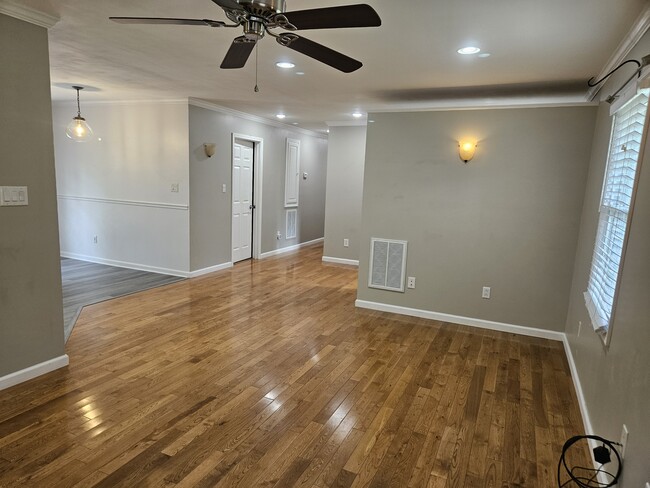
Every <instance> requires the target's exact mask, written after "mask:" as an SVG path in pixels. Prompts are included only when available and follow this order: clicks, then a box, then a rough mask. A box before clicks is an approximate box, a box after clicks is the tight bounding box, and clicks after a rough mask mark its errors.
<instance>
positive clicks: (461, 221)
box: [358, 107, 596, 331]
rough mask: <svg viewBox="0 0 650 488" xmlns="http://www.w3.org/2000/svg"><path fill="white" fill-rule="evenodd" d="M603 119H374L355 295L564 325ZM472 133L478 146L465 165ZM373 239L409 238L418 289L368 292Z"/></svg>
mask: <svg viewBox="0 0 650 488" xmlns="http://www.w3.org/2000/svg"><path fill="white" fill-rule="evenodd" d="M595 116H596V108H595V107H564V108H527V109H503V110H471V111H470V110H466V111H452V112H446V111H441V112H420V113H394V114H373V116H372V118H373V119H374V120H375V123H374V124H371V125H369V126H368V137H367V146H366V166H365V174H364V191H363V210H362V215H363V219H362V227H361V247H360V251H361V252H360V258H361V259H360V268H359V291H358V298H359V299H362V300H369V301H373V302H382V303H387V304H391V305H397V306H403V307H412V308H416V309H421V310H428V311H435V312H439V313H446V314H452V315H457V316H463V317H471V318H478V319H483V320H491V321H496V322H503V323H509V324H515V325H521V326H528V327H538V328H543V329H548V330H553V331H562V330H563V329H564V324H565V321H566V314H567V306H568V297H569V290H570V287H571V275H572V269H573V260H574V256H575V249H576V243H577V237H578V226H579V223H580V212H581V208H582V200H583V195H584V184H585V183H584V182H585V179H586V176H587V168H588V164H589V154H590V149H591V140H592V135H593V131H594V121H595ZM464 137H472V138H474V139H475V140H477V141H478V149H477V151H476V156H475V157H474V159H473V160H472V161H470V162H469V163H468V164H464V163H463V162H462V161H461V160H460V159H459V156H458V150H457V142H456V141H458V140H459V139H461V138H464ZM371 237H384V238H392V239H404V240H407V241H408V243H409V247H408V264H407V275H408V276H415V277H416V278H417V288H416V289H414V290H407V292H406V293H395V292H390V291H383V290H376V289H370V288H368V287H367V280H368V278H367V276H368V259H369V246H370V244H369V243H370V238H371ZM482 286H490V287H491V288H492V298H491V299H490V300H484V299H481V288H482Z"/></svg>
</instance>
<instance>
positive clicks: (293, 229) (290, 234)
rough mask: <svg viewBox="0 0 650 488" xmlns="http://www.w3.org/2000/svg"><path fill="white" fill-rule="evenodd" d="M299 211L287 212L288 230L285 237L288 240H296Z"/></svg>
mask: <svg viewBox="0 0 650 488" xmlns="http://www.w3.org/2000/svg"><path fill="white" fill-rule="evenodd" d="M297 221H298V210H296V209H295V208H294V209H291V210H287V226H286V227H287V228H286V231H285V235H286V237H287V239H295V238H296V233H297V227H298V222H297Z"/></svg>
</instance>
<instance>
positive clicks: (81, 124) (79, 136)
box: [65, 116, 93, 142]
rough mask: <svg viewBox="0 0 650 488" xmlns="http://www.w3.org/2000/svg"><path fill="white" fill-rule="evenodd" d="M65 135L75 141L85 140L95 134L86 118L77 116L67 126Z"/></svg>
mask: <svg viewBox="0 0 650 488" xmlns="http://www.w3.org/2000/svg"><path fill="white" fill-rule="evenodd" d="M65 135H66V136H68V137H69V138H70V139H72V140H73V141H77V142H85V141H87V140H89V139H90V138H91V137H92V136H93V130H92V129H91V128H90V126H89V125H88V123H87V122H86V119H84V118H83V117H81V116H77V117H75V118H74V119H72V120H71V121H70V123H69V124H68V126H67V127H66V128H65Z"/></svg>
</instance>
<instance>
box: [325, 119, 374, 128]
mask: <svg viewBox="0 0 650 488" xmlns="http://www.w3.org/2000/svg"><path fill="white" fill-rule="evenodd" d="M325 123H326V124H327V127H361V126H363V127H365V126H366V125H368V118H367V117H364V118H361V119H358V120H326V121H325Z"/></svg>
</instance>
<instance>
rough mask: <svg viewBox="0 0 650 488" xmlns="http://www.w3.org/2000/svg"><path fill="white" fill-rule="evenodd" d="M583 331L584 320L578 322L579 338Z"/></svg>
mask: <svg viewBox="0 0 650 488" xmlns="http://www.w3.org/2000/svg"><path fill="white" fill-rule="evenodd" d="M581 330H582V320H578V337H580V331H581Z"/></svg>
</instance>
